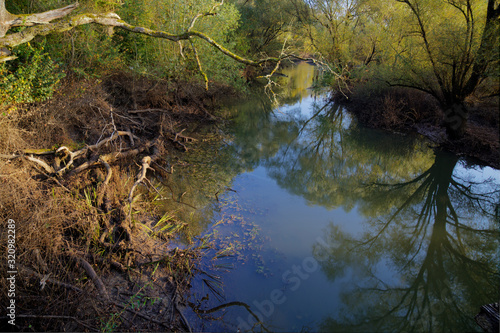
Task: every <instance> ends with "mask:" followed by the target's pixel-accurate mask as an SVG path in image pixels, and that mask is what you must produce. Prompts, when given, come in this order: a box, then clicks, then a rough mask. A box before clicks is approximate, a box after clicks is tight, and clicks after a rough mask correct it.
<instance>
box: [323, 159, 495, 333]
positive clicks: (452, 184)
mask: <svg viewBox="0 0 500 333" xmlns="http://www.w3.org/2000/svg"><path fill="white" fill-rule="evenodd" d="M457 162H458V158H457V157H455V156H451V155H448V154H446V153H443V152H437V154H436V157H435V161H434V163H433V165H432V166H431V167H430V168H429V169H428V170H426V171H425V172H424V173H422V174H421V175H419V176H418V177H416V178H414V179H413V180H411V181H408V182H402V183H397V184H392V185H387V184H386V185H382V184H376V185H374V186H373V188H372V191H373V193H372V194H371V196H370V197H371V198H377V199H376V200H370V199H369V198H366V200H367V202H368V204H372V203H373V204H375V205H378V202H380V201H381V200H382V201H387V202H392V201H393V199H394V198H395V197H398V196H399V197H400V199H399V200H398V201H400V202H401V203H398V204H396V205H393V207H392V209H391V213H389V214H387V215H386V216H385V217H383V216H376V217H373V218H372V219H371V220H370V221H369V223H370V227H371V230H370V231H368V232H367V233H366V234H365V235H364V236H363V237H360V238H355V237H352V236H351V235H348V234H347V233H345V232H343V231H342V230H340V229H339V228H338V227H337V226H335V225H333V224H331V225H330V226H329V227H328V229H327V230H326V231H325V239H326V241H325V242H324V243H322V244H320V243H317V244H315V246H314V254H315V257H316V258H317V259H318V261H319V262H320V263H321V266H322V269H323V271H324V272H325V274H326V275H327V276H328V278H329V279H331V280H335V279H337V278H339V276H342V275H344V274H346V271H347V270H353V269H356V271H357V275H358V277H357V279H358V280H359V281H360V282H361V283H359V285H358V286H356V287H354V288H353V289H352V290H349V292H346V293H345V294H344V295H343V303H344V304H345V307H346V312H344V313H342V314H340V315H333V316H331V317H328V318H327V319H325V320H324V321H323V323H322V324H321V326H320V327H321V330H322V331H367V330H371V331H373V330H376V331H397V332H400V331H416V332H421V331H442V330H446V331H452V332H461V331H467V332H468V331H476V330H477V329H478V326H477V325H476V324H475V322H474V320H473V315H474V313H476V312H477V309H478V308H479V306H480V305H482V304H485V303H488V302H491V301H493V300H497V299H498V297H499V293H498V281H499V277H500V276H499V271H498V247H499V244H498V236H499V232H498V222H499V221H498V220H497V219H496V218H495V216H494V215H493V214H492V212H494V211H495V205H497V203H498V194H499V188H498V185H497V184H495V183H493V182H492V181H484V182H480V183H478V182H475V181H473V180H466V179H461V178H459V177H457V176H454V174H453V171H454V169H455V167H456V165H457ZM381 263H383V266H385V267H387V266H390V267H392V269H394V270H396V271H397V272H398V281H394V279H391V278H389V279H388V278H387V276H384V268H383V267H380V264H381ZM359 308H361V309H362V310H360V311H353V310H352V309H359Z"/></svg>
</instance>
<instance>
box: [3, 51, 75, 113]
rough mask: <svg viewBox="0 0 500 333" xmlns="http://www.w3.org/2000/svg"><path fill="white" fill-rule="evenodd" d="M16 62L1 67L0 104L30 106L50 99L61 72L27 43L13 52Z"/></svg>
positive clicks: (62, 75)
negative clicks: (23, 104) (28, 104)
mask: <svg viewBox="0 0 500 333" xmlns="http://www.w3.org/2000/svg"><path fill="white" fill-rule="evenodd" d="M16 56H17V57H18V59H16V60H15V61H10V62H7V63H4V64H1V65H0V104H7V103H33V102H39V101H44V100H46V99H48V98H50V97H51V96H52V94H53V93H54V90H55V89H56V88H57V86H58V84H59V81H60V80H61V78H62V77H64V75H65V74H64V73H63V72H62V71H61V70H59V66H58V65H57V64H56V63H55V62H54V61H53V60H52V58H51V57H50V56H49V55H48V54H47V53H45V52H44V47H43V45H42V46H40V47H38V48H33V47H32V46H31V45H30V44H29V43H27V44H25V45H22V46H20V47H19V48H17V49H16Z"/></svg>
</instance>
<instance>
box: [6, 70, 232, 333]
mask: <svg viewBox="0 0 500 333" xmlns="http://www.w3.org/2000/svg"><path fill="white" fill-rule="evenodd" d="M67 80H68V81H67V82H64V83H65V84H63V87H64V88H62V89H60V90H59V91H58V92H56V94H55V95H54V97H53V98H51V99H50V100H48V101H46V102H43V103H37V104H32V105H27V106H26V107H19V108H18V109H17V110H16V111H12V112H11V113H10V114H9V115H8V116H4V117H3V118H2V119H1V123H2V124H1V127H0V128H1V131H0V143H1V146H0V149H1V152H2V153H3V154H2V160H1V165H0V182H1V183H2V187H1V194H0V197H1V200H0V202H1V205H0V216H2V221H1V224H2V227H3V228H4V229H3V230H7V229H6V228H7V226H6V225H4V224H6V223H7V221H8V220H14V221H15V222H16V235H17V239H16V256H17V269H18V274H17V277H16V288H17V289H16V295H17V296H16V313H17V319H16V321H15V322H16V326H15V327H16V328H14V327H12V326H10V325H7V324H6V321H3V320H2V325H3V326H2V327H1V328H2V331H6V330H9V329H12V328H14V329H15V330H23V331H24V330H28V331H30V330H35V331H108V332H109V331H115V330H119V331H123V330H125V331H130V330H142V331H165V330H166V331H189V330H190V328H189V323H188V322H187V320H186V318H185V317H184V315H183V313H182V307H183V306H184V304H183V299H184V298H183V295H184V294H185V293H186V292H187V291H188V289H189V284H190V279H191V278H192V277H193V276H194V274H196V262H197V260H198V259H199V258H200V256H201V252H200V249H197V248H196V247H189V246H188V248H187V249H184V250H181V249H178V248H171V244H170V242H169V241H170V239H171V238H172V237H173V235H175V232H176V231H179V230H181V229H182V226H183V222H182V221H178V220H177V219H176V218H175V217H173V216H170V215H168V214H164V215H161V214H160V209H159V207H158V203H159V202H161V200H174V196H175V198H178V200H179V202H180V200H181V198H182V196H181V193H172V194H171V196H172V197H171V198H163V197H162V194H161V193H160V191H161V190H162V189H163V191H164V193H165V188H168V186H169V184H168V179H169V177H170V176H171V174H172V173H175V172H176V170H178V169H179V168H182V167H183V165H184V162H183V154H184V152H186V151H188V150H189V149H192V148H194V147H195V146H196V145H197V144H198V142H201V141H204V140H205V139H206V138H207V137H208V136H210V137H214V136H216V135H217V133H216V130H215V129H214V128H215V127H214V126H213V125H214V124H217V123H220V122H221V121H222V119H221V118H220V117H218V116H217V110H218V109H219V108H220V105H219V104H218V103H219V102H220V100H221V98H222V97H224V98H227V97H228V96H231V95H234V94H235V91H234V90H233V89H231V88H229V87H227V86H223V85H217V84H214V85H212V87H211V88H210V90H208V91H206V90H205V88H204V87H203V85H201V84H197V83H189V82H182V83H172V82H167V81H158V80H151V79H148V78H146V77H138V76H135V75H131V74H125V73H115V74H111V75H109V76H105V77H103V78H102V79H99V80H75V81H71V80H69V79H67ZM214 131H215V132H214ZM90 143H92V144H90ZM47 147H49V148H47ZM34 148H37V149H34ZM38 148H39V149H38ZM7 152H11V153H12V152H16V153H14V154H13V155H9V154H7ZM70 162H71V163H72V166H71V167H70ZM145 163H147V165H145ZM2 235H3V233H2ZM2 239H3V237H2ZM5 241H6V240H5ZM0 267H1V269H3V270H4V271H6V269H7V267H5V262H4V261H2V263H1V264H0ZM7 282H8V281H5V279H2V282H1V286H0V289H1V292H0V293H1V295H2V297H1V299H2V300H5V299H8V298H7V291H8V288H7V285H6V283H7Z"/></svg>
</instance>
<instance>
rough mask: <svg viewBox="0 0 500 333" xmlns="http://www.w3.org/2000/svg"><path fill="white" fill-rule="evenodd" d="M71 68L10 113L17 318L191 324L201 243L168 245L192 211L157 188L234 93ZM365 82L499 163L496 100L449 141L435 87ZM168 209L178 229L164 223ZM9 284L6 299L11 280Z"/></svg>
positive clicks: (380, 100) (6, 179) (407, 115)
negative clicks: (190, 296)
mask: <svg viewBox="0 0 500 333" xmlns="http://www.w3.org/2000/svg"><path fill="white" fill-rule="evenodd" d="M65 80H66V81H65V82H64V84H63V85H62V87H63V88H61V89H59V91H57V92H56V93H55V95H54V96H53V97H52V98H51V99H49V100H47V101H46V102H41V103H35V104H29V105H26V106H24V107H19V108H18V109H16V110H15V111H11V112H10V113H9V115H8V116H6V117H3V118H2V120H1V122H2V124H1V132H0V142H1V146H0V148H1V152H2V153H3V154H2V164H1V167H0V181H1V183H2V187H1V191H2V193H1V198H2V200H1V203H2V204H1V206H0V215H1V216H2V222H1V223H2V224H5V223H7V222H6V221H8V220H14V221H16V222H18V223H17V224H16V228H17V229H16V233H17V235H18V238H17V240H16V241H17V243H16V249H17V253H16V255H17V258H18V259H17V260H18V271H19V273H18V276H17V280H16V283H17V295H19V296H18V297H17V299H16V302H17V304H16V306H17V313H18V314H19V316H18V317H17V320H16V325H17V328H18V329H20V330H36V331H48V330H69V331H96V330H99V331H114V330H125V331H129V330H146V331H151V330H173V331H189V330H190V328H189V323H188V322H187V320H186V319H185V317H184V315H183V314H182V306H183V302H182V299H183V295H184V294H185V293H187V292H188V291H189V286H190V279H191V278H192V277H193V276H194V275H195V274H196V263H197V261H198V260H199V259H200V258H201V256H202V255H203V254H202V251H201V250H200V249H197V248H196V247H188V249H185V250H180V249H177V248H171V245H170V243H169V240H170V239H171V238H172V237H174V235H175V232H176V231H179V230H181V229H182V225H183V221H179V220H177V219H176V218H175V217H166V216H161V215H160V214H159V210H158V205H157V200H158V199H161V198H160V196H161V195H160V193H159V190H158V189H159V188H165V186H167V187H168V186H169V185H168V179H169V176H170V175H171V174H172V173H173V172H175V170H176V169H178V168H182V167H183V165H184V162H183V161H182V159H183V157H182V156H183V153H184V152H186V151H187V150H189V149H191V148H194V147H195V146H196V145H197V144H198V142H202V141H204V140H205V139H206V137H207V136H208V135H210V136H214V135H217V134H216V133H215V132H214V128H215V127H217V126H213V125H216V124H220V123H222V122H225V121H226V120H225V119H223V118H221V117H220V116H218V111H219V110H220V108H221V107H222V103H223V102H222V101H223V100H224V99H225V98H227V97H228V96H233V97H235V98H237V97H238V96H239V95H238V92H236V91H235V90H234V89H232V88H230V87H229V86H224V85H217V84H213V85H212V86H211V88H210V89H209V90H208V91H206V90H205V88H204V87H203V85H202V84H199V83H194V82H181V83H173V82H169V81H161V80H154V79H150V78H147V77H144V76H137V75H133V74H127V73H123V72H121V73H120V72H117V73H114V74H110V75H107V76H104V77H103V78H101V79H98V80H81V79H79V80H71V79H69V78H66V79H65ZM359 91H362V87H356V86H353V87H351V89H350V92H351V93H352V94H351V95H347V96H346V94H340V93H337V94H334V97H333V98H334V100H335V101H336V102H337V103H341V104H342V105H344V106H345V107H346V109H347V110H348V112H352V113H353V114H354V115H355V116H356V117H357V118H358V119H359V121H360V122H361V123H363V124H364V125H369V126H371V127H374V128H379V129H383V130H388V131H396V132H408V131H414V132H417V133H420V134H421V135H424V136H426V137H428V138H429V139H430V140H431V142H434V144H436V146H439V147H442V148H443V149H446V150H450V151H452V152H454V153H455V154H458V155H461V156H463V157H465V158H466V160H470V161H471V163H475V162H476V161H479V164H481V165H489V166H492V167H494V168H498V163H497V162H498V159H497V156H498V132H496V131H494V128H495V126H498V113H496V112H495V110H494V106H493V105H489V104H484V105H485V106H486V108H485V109H484V111H483V112H482V113H479V114H480V115H481V117H479V116H478V117H477V118H474V119H472V120H473V121H474V126H470V127H469V131H468V134H467V135H466V136H465V137H464V138H462V139H460V140H458V141H450V140H447V139H446V133H445V131H444V128H443V127H440V121H439V119H440V118H439V116H440V115H439V112H436V110H437V109H436V108H437V106H436V105H434V104H433V103H432V102H431V101H429V99H428V98H426V97H425V96H423V95H421V94H418V93H415V92H412V91H408V90H405V89H396V90H388V91H387V92H384V94H382V95H379V96H370V98H366V97H365V96H363V95H362V94H361V93H360V92H359ZM495 135H496V136H495ZM495 140H496V141H495ZM90 143H92V144H90ZM47 147H49V148H47ZM35 148H36V149H35ZM8 152H10V153H12V152H16V153H15V154H14V155H9V154H8ZM112 156H114V157H113V158H112ZM70 163H72V164H73V165H72V166H71V168H70V166H69V164H70ZM144 163H146V164H144ZM179 195H180V194H175V196H176V197H179ZM172 198H174V193H172ZM180 198H182V196H180ZM179 200H180V199H179ZM167 219H168V225H169V228H168V230H175V232H163V230H165V229H166V228H164V227H165V225H166V220H167ZM3 227H4V228H6V226H3ZM5 230H6V229H5ZM165 249H168V250H167V251H166V250H165ZM3 265H4V263H2V265H1V266H3ZM2 269H6V267H2ZM5 283H7V281H5V280H3V281H2V284H5ZM0 288H1V290H2V299H6V294H5V293H6V291H7V290H8V288H7V286H6V285H2V286H0ZM8 328H9V327H5V326H4V327H2V329H8Z"/></svg>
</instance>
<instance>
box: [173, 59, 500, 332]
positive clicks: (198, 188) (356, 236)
mask: <svg viewBox="0 0 500 333" xmlns="http://www.w3.org/2000/svg"><path fill="white" fill-rule="evenodd" d="M315 73H316V72H315V68H314V67H313V66H310V65H308V64H306V63H302V64H299V65H298V66H294V67H293V68H290V69H286V70H284V74H286V75H287V76H288V77H286V78H285V77H284V78H280V80H279V83H280V85H281V87H279V88H276V89H277V91H278V92H279V94H278V96H277V99H276V102H275V103H273V102H272V100H273V99H272V97H273V95H272V94H271V93H269V94H268V95H266V94H264V93H261V94H260V96H259V95H257V96H255V97H254V98H252V99H251V100H247V101H244V102H240V101H233V102H232V103H229V104H228V105H227V107H226V112H227V114H229V115H232V116H233V118H234V119H233V124H232V125H231V127H230V130H229V132H230V133H229V134H227V135H226V137H225V139H224V140H222V141H221V140H216V139H214V140H213V141H210V140H209V141H208V142H207V143H205V144H204V146H203V151H204V154H199V152H198V153H196V154H195V153H193V155H192V157H190V158H191V159H192V161H193V165H194V164H196V163H197V164H196V165H201V166H200V167H199V169H196V170H195V169H193V168H191V169H189V168H187V169H188V170H189V171H186V172H183V171H181V169H179V171H178V172H176V173H177V175H176V176H175V177H174V178H172V182H174V183H175V182H178V183H177V184H178V185H175V184H174V185H172V187H173V188H174V189H173V190H172V191H176V192H179V193H183V194H184V193H186V195H185V196H182V195H181V197H182V201H183V202H184V203H185V204H184V205H180V206H182V207H180V206H179V207H178V208H176V211H177V212H178V213H180V214H183V216H184V217H183V219H184V220H185V221H187V222H188V227H187V231H186V240H187V241H186V242H190V243H192V244H197V246H203V247H204V248H205V247H206V257H205V259H204V260H203V261H202V263H200V267H198V269H199V271H200V272H201V273H199V274H198V275H197V276H196V278H195V279H194V280H193V287H192V295H191V296H190V297H189V299H188V300H187V301H188V302H189V303H190V304H191V307H187V310H188V312H189V313H187V317H188V319H189V322H190V323H191V325H192V329H193V331H204V332H229V331H230V332H236V331H238V330H239V331H242V332H246V331H272V332H320V331H321V332H351V331H352V332H354V331H361V332H367V331H370V332H373V331H384V332H387V331H395V332H401V331H415V332H423V331H426V332H427V331H453V332H470V331H480V328H479V326H477V324H476V323H475V321H474V316H475V315H476V314H477V312H478V311H479V307H480V306H481V305H483V304H487V303H492V302H495V301H498V299H499V297H500V294H499V290H500V279H499V266H498V263H499V262H500V253H499V225H500V221H499V205H500V199H499V189H500V185H499V184H500V172H499V171H498V170H495V169H491V168H488V167H483V168H481V167H478V166H474V165H468V164H467V163H466V162H464V161H463V160H461V159H459V158H458V157H456V156H453V155H451V154H448V153H446V152H441V151H437V150H434V149H431V148H430V147H429V143H427V142H426V141H424V140H423V139H421V138H419V137H417V136H411V135H403V134H390V133H387V132H382V131H378V130H373V129H368V128H364V127H362V126H360V125H359V124H357V122H356V121H355V120H353V119H351V117H350V116H349V114H348V113H347V112H346V111H345V110H343V109H342V108H340V107H339V106H338V105H335V104H331V103H329V102H327V99H326V97H327V94H326V93H321V92H318V91H314V90H313V89H310V87H311V85H312V84H313V80H314V78H315ZM269 96H271V98H269ZM174 174H175V173H174ZM179 201H180V199H179ZM190 207H191V208H190ZM204 244H210V246H208V245H207V246H205V245H204Z"/></svg>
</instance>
